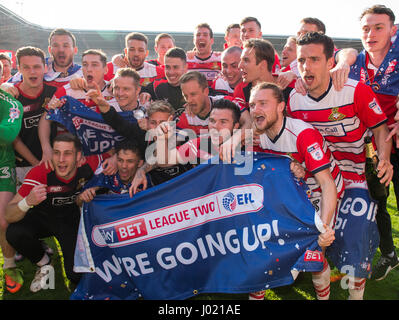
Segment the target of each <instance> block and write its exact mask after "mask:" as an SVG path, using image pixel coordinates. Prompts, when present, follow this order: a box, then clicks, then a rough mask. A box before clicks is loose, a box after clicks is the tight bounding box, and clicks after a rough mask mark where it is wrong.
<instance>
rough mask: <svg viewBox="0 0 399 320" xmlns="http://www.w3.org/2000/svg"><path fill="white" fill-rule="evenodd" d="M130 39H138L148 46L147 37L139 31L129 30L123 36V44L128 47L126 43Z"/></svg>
mask: <svg viewBox="0 0 399 320" xmlns="http://www.w3.org/2000/svg"><path fill="white" fill-rule="evenodd" d="M130 40H138V41H143V42H144V43H145V46H146V47H147V46H148V37H147V36H146V35H145V34H143V33H141V32H131V33H129V34H128V35H126V37H125V46H126V48H127V47H128V45H127V43H128V41H130Z"/></svg>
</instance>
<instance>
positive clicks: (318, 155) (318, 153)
mask: <svg viewBox="0 0 399 320" xmlns="http://www.w3.org/2000/svg"><path fill="white" fill-rule="evenodd" d="M308 152H309V153H310V155H311V156H312V158H313V159H315V160H316V161H320V160H321V159H323V155H324V153H323V150H321V148H320V145H319V144H318V143H317V142H316V143H313V144H312V145H311V146H309V147H308Z"/></svg>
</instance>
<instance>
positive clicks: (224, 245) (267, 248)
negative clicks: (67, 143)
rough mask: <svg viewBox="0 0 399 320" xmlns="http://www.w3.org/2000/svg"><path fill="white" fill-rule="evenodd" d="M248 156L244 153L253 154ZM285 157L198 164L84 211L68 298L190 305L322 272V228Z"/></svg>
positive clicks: (97, 200)
mask: <svg viewBox="0 0 399 320" xmlns="http://www.w3.org/2000/svg"><path fill="white" fill-rule="evenodd" d="M247 156H248V155H247ZM289 163H290V160H289V159H288V158H285V157H279V156H272V155H265V154H254V161H253V170H252V173H251V174H248V175H235V173H236V171H235V169H236V168H237V167H238V166H239V165H234V164H231V165H227V164H202V165H199V166H198V167H196V168H194V169H192V170H190V171H189V172H186V173H184V174H183V175H181V176H179V177H177V178H175V179H173V180H170V181H168V182H166V183H163V184H161V185H158V186H155V187H153V188H151V189H149V190H146V191H143V192H141V193H139V194H137V195H135V196H134V197H133V198H129V196H128V195H108V196H98V197H96V198H95V200H94V201H92V202H90V203H89V204H85V205H84V207H83V209H82V219H81V225H80V232H79V237H78V241H77V246H76V252H75V271H78V272H94V271H95V273H90V274H86V275H84V276H83V279H82V281H81V282H80V284H79V286H78V287H77V289H76V291H75V292H74V293H73V295H72V296H71V298H72V299H132V298H134V297H137V296H138V295H139V294H141V296H142V297H143V298H144V299H186V298H189V297H192V296H194V295H196V294H200V293H221V292H223V293H246V292H248V293H249V292H253V291H258V290H262V289H268V288H273V287H277V286H284V285H289V284H291V283H293V281H294V279H295V277H296V275H297V274H298V272H302V271H304V272H305V271H306V272H313V271H320V270H321V269H322V265H323V263H322V255H321V249H320V247H319V246H318V244H317V238H318V235H319V229H318V227H319V228H320V224H321V221H320V219H319V217H318V216H317V214H316V213H315V210H314V208H313V206H312V205H311V203H310V201H309V200H308V198H307V195H306V188H305V186H304V184H303V183H300V182H299V181H297V180H295V179H294V178H293V175H292V173H291V172H290V169H289Z"/></svg>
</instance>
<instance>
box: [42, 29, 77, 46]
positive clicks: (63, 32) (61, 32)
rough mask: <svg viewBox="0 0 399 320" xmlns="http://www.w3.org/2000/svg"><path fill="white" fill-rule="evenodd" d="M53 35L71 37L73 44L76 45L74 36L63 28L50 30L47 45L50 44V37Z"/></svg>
mask: <svg viewBox="0 0 399 320" xmlns="http://www.w3.org/2000/svg"><path fill="white" fill-rule="evenodd" d="M54 36H68V37H70V38H71V39H72V44H73V46H74V47H76V38H75V36H74V35H73V34H72V33H71V32H70V31H68V30H65V29H63V28H57V29H54V30H53V31H51V33H50V35H49V37H48V45H49V46H50V45H51V39H52V38H53V37H54Z"/></svg>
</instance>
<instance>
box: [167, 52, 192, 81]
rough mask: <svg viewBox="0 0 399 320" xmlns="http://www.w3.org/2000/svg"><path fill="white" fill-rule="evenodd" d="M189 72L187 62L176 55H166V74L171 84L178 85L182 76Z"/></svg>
mask: <svg viewBox="0 0 399 320" xmlns="http://www.w3.org/2000/svg"><path fill="white" fill-rule="evenodd" d="M186 72H187V63H186V62H185V61H184V60H182V59H180V58H174V57H165V76H166V79H167V80H168V82H169V84H170V85H172V86H174V87H177V86H178V85H179V81H180V77H181V76H182V75H183V74H185V73H186Z"/></svg>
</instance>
